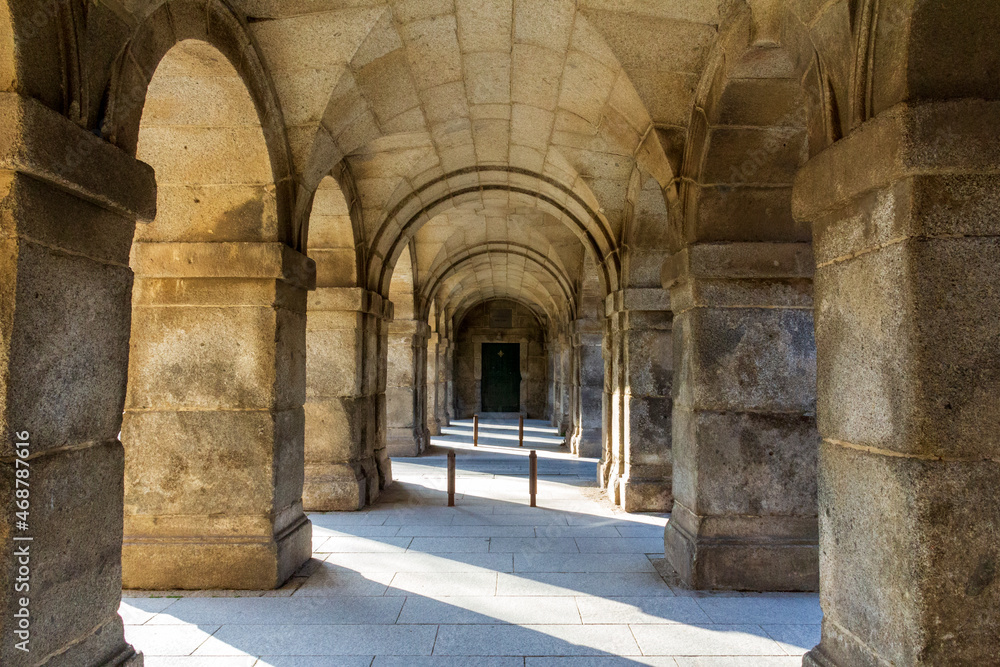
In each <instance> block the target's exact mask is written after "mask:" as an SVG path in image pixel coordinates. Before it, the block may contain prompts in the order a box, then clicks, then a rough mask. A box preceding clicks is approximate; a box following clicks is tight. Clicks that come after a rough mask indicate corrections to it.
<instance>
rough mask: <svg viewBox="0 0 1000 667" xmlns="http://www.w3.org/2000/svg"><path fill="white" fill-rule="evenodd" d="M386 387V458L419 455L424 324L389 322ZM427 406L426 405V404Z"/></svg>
mask: <svg viewBox="0 0 1000 667" xmlns="http://www.w3.org/2000/svg"><path fill="white" fill-rule="evenodd" d="M388 330H389V339H388V340H389V356H388V367H387V368H388V377H387V380H386V382H387V385H386V395H385V398H386V448H387V450H388V454H389V457H390V458H392V457H396V456H418V455H419V454H420V452H422V451H424V449H425V448H426V447H427V438H428V434H427V428H426V426H425V422H424V415H425V409H424V407H423V406H421V400H422V399H423V392H422V391H421V390H420V387H421V386H424V385H426V382H427V358H426V354H427V339H428V337H429V336H430V327H429V326H428V325H427V323H426V322H420V321H417V320H399V321H393V322H390V323H389V325H388ZM425 405H426V404H425Z"/></svg>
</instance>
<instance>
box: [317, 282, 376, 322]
mask: <svg viewBox="0 0 1000 667" xmlns="http://www.w3.org/2000/svg"><path fill="white" fill-rule="evenodd" d="M309 310H310V311H323V310H329V311H357V312H359V313H365V314H367V315H374V316H375V317H377V318H380V319H384V320H392V314H393V313H392V310H393V309H392V303H391V302H390V301H389V300H387V299H383V298H382V295H380V294H379V293H377V292H372V291H370V290H366V289H364V288H362V287H319V288H317V289H316V290H314V291H313V292H310V293H309Z"/></svg>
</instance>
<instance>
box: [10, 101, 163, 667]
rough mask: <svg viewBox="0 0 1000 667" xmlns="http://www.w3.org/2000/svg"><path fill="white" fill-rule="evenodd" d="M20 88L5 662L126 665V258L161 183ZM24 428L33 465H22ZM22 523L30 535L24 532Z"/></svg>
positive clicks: (14, 143) (14, 159)
mask: <svg viewBox="0 0 1000 667" xmlns="http://www.w3.org/2000/svg"><path fill="white" fill-rule="evenodd" d="M14 97H15V96H13V95H7V96H5V101H4V103H3V104H5V105H7V106H8V107H9V108H8V109H7V112H5V113H7V114H8V115H9V116H10V117H9V118H7V120H8V121H10V122H9V123H5V124H4V132H6V133H7V134H5V136H4V138H2V139H0V152H3V154H4V156H5V157H4V158H3V162H4V170H3V171H0V246H2V250H3V252H2V253H0V255H2V260H0V273H2V276H0V285H2V288H0V294H2V296H0V358H2V359H3V364H2V368H0V390H2V391H0V393H2V395H3V398H2V401H0V424H2V425H3V431H4V433H5V434H6V435H5V437H4V440H3V443H2V444H0V505H2V518H0V539H2V540H3V542H4V543H5V545H7V546H6V548H5V549H4V552H3V554H4V555H3V556H2V557H0V585H2V592H0V608H2V609H3V610H4V612H3V614H2V616H0V632H2V634H3V636H4V638H5V639H4V641H3V642H2V644H0V662H2V663H3V664H5V665H7V664H9V665H12V666H20V665H28V664H40V663H42V662H46V661H47V664H59V665H81V664H82V665H97V664H119V663H123V662H125V661H128V660H133V661H134V660H135V659H136V658H137V656H136V653H135V651H134V650H133V649H132V647H131V646H129V645H128V644H127V643H126V642H125V640H124V637H123V632H122V622H121V619H120V618H119V617H118V615H117V607H118V599H119V597H120V587H121V538H122V479H123V472H122V470H123V460H122V448H121V445H120V444H119V443H118V442H117V439H116V436H117V432H118V428H119V426H120V423H121V410H122V405H123V403H124V389H125V378H126V372H127V364H128V339H127V335H128V334H127V331H128V320H129V290H130V288H131V282H132V279H131V275H130V272H129V270H128V267H127V258H128V246H129V243H130V237H131V233H132V230H133V228H134V219H135V217H136V216H137V215H138V214H141V215H143V216H146V215H149V214H150V213H151V211H152V204H151V202H152V201H153V194H154V186H153V182H152V178H151V174H150V173H149V170H148V169H147V168H146V167H145V166H144V165H140V164H138V163H135V161H134V160H132V159H131V158H128V157H127V156H125V155H124V154H122V153H121V152H120V151H118V150H117V149H114V148H112V147H110V146H108V145H107V144H103V143H101V142H100V141H99V140H97V139H96V138H95V137H93V136H91V135H89V134H87V133H85V132H83V131H81V130H80V129H79V128H78V127H76V126H74V125H73V124H72V123H70V122H69V121H67V120H66V119H64V118H61V117H59V116H58V115H56V114H55V113H53V112H51V111H49V110H47V109H44V108H42V107H41V106H40V105H38V103H37V102H34V101H28V100H17V99H14ZM43 132H44V134H43ZM59 140H63V141H65V142H67V145H80V146H83V148H84V158H86V159H83V161H82V162H75V163H73V164H70V163H69V162H65V161H64V157H65V155H64V153H63V152H62V151H63V148H64V147H63V146H61V145H60V144H59V143H58V141H59ZM112 168H116V169H120V170H121V174H120V176H121V179H120V180H119V181H117V182H114V183H111V182H108V180H107V179H106V178H105V176H104V173H105V172H104V171H102V170H109V169H112ZM119 188H121V189H119ZM135 209H141V211H139V210H135ZM67 220H73V221H75V222H77V223H78V224H77V225H76V226H74V225H67V224H66V221H67ZM25 434H26V435H25ZM25 439H26V441H27V442H28V443H29V447H28V452H30V454H29V455H28V458H27V462H28V465H29V467H27V468H26V467H24V466H23V465H21V466H18V465H17V463H16V462H15V461H16V460H18V454H17V452H18V451H19V450H20V449H21V448H18V447H16V445H15V442H24V441H25ZM18 470H20V471H22V473H23V472H24V471H28V473H29V477H27V478H24V477H23V476H21V477H17V476H16V473H17V471H18ZM19 479H20V480H23V481H26V482H27V485H20V486H18V485H17V484H16V483H15V480H19ZM25 493H28V494H29V497H28V498H25V497H23V494H25ZM19 496H22V497H19ZM24 501H27V508H25V507H19V506H18V505H17V504H15V503H18V502H24ZM25 509H26V510H27V514H26V515H25V517H26V520H27V526H28V527H27V528H23V527H18V526H17V525H16V523H15V520H21V519H20V518H18V517H17V516H16V514H15V512H18V511H24V510H25ZM25 536H27V537H31V538H33V539H32V540H31V541H30V542H29V541H22V542H17V541H15V538H16V537H25ZM20 546H28V547H29V549H28V555H27V556H24V555H19V554H17V553H16V548H17V547H20ZM22 566H24V567H25V568H26V569H27V570H30V574H29V575H28V577H29V578H30V580H29V581H27V582H24V581H23V577H22V574H23V573H22V572H21V571H20V568H21V567H22ZM17 577H22V582H18V581H17ZM19 583H28V584H29V585H30V588H27V589H23V590H20V591H18V590H16V589H15V585H16V584H19ZM21 597H28V598H29V599H30V614H31V616H30V619H31V627H30V651H31V653H29V654H25V653H23V652H22V651H19V650H17V649H16V647H15V644H16V642H17V640H18V639H19V638H15V635H14V630H15V629H20V628H19V627H18V625H17V624H18V620H17V619H16V618H15V616H14V614H15V612H16V611H17V610H19V609H20V608H21V607H22V606H23V605H22V604H21V603H20V598H21ZM138 660H139V661H140V662H141V656H138Z"/></svg>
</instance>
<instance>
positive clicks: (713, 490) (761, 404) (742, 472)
mask: <svg viewBox="0 0 1000 667" xmlns="http://www.w3.org/2000/svg"><path fill="white" fill-rule="evenodd" d="M769 256H770V257H771V260H770V261H768V259H767V258H768V257H769ZM713 257H714V258H715V260H716V261H713ZM803 257H808V252H803V251H802V249H801V248H798V247H796V246H795V245H792V244H779V245H773V244H767V245H764V244H759V245H756V246H752V245H741V244H737V246H736V247H735V248H728V249H727V248H720V247H717V246H715V247H712V248H711V249H710V250H709V251H708V254H706V253H705V252H702V250H700V249H699V248H698V247H697V246H696V247H694V248H692V249H689V250H688V251H686V252H685V255H684V256H683V257H681V258H675V262H674V266H675V268H674V269H673V270H672V271H671V273H670V274H669V277H668V274H667V273H666V270H665V277H667V279H668V284H670V285H671V301H672V302H673V303H674V304H675V307H676V308H677V310H676V311H675V315H674V326H673V332H674V364H675V366H674V368H675V384H674V396H673V398H674V403H673V407H674V410H673V474H674V477H673V482H674V484H673V493H674V509H673V513H672V520H671V522H670V523H669V524H668V526H667V531H666V536H665V541H666V555H667V559H668V560H669V561H670V563H671V565H672V566H673V567H674V568H675V569H676V570H677V571H678V573H679V574H680V575H681V578H682V580H683V581H685V583H687V584H688V585H691V586H693V587H697V588H702V587H704V588H723V589H737V590H814V589H815V588H816V587H817V585H818V572H819V570H818V565H817V546H816V542H817V529H816V521H817V519H816V483H815V475H816V448H817V444H818V437H817V435H816V425H815V373H816V350H815V343H814V338H813V315H812V311H811V310H808V309H806V308H804V307H803V306H804V304H805V303H808V299H809V295H810V290H809V285H808V280H807V279H806V278H805V277H804V276H803V275H802V274H803V273H805V274H811V272H812V269H811V267H809V266H808V265H807V264H806V262H805V261H804V260H803ZM720 258H726V260H727V261H721V262H720V261H717V260H718V259H720ZM677 267H679V268H677ZM703 276H704V277H703ZM703 280H705V281H707V282H709V283H710V285H711V290H707V289H704V286H702V285H701V284H700V283H701V282H702V281H703ZM733 283H735V284H733ZM775 285H783V286H785V287H787V288H788V289H789V290H791V291H792V292H794V293H796V294H798V295H799V297H798V298H797V299H795V300H792V301H786V300H784V299H773V298H774V297H775V295H776V294H781V292H780V291H778V292H776V291H775ZM769 300H772V304H773V305H771V306H770V307H767V308H764V307H762V306H763V305H765V304H766V303H767V302H768V301H769ZM734 479H736V480H739V482H738V483H736V484H734Z"/></svg>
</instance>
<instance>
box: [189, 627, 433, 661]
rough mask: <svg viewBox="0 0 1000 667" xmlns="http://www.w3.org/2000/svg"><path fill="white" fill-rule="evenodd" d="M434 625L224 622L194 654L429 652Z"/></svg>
mask: <svg viewBox="0 0 1000 667" xmlns="http://www.w3.org/2000/svg"><path fill="white" fill-rule="evenodd" d="M437 633H438V628H437V626H436V625H367V626H366V625H319V626H317V625H266V626H260V625H235V624H230V625H225V626H223V627H222V628H220V629H219V630H218V631H217V632H216V633H215V634H214V635H213V636H212V637H210V638H208V639H207V640H206V641H205V642H204V643H203V644H202V645H201V646H199V647H198V649H197V650H196V651H195V652H194V655H233V654H234V653H235V652H240V653H246V654H249V655H282V654H284V655H302V656H309V655H338V656H339V655H366V656H374V655H375V654H381V655H430V654H431V651H432V650H433V649H434V640H435V637H436V636H437Z"/></svg>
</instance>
